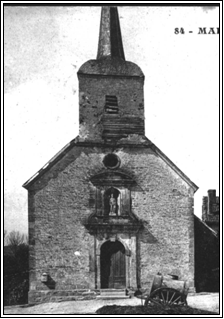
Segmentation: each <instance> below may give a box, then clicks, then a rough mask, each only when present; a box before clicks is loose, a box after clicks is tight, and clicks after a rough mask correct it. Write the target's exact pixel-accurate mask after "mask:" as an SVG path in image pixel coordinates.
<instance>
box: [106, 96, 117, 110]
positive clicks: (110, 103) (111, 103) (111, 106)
mask: <svg viewBox="0 0 224 319" xmlns="http://www.w3.org/2000/svg"><path fill="white" fill-rule="evenodd" d="M105 99H106V101H105V113H107V114H118V102H117V97H116V96H114V95H106V98H105Z"/></svg>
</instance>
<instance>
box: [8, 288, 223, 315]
mask: <svg viewBox="0 0 224 319" xmlns="http://www.w3.org/2000/svg"><path fill="white" fill-rule="evenodd" d="M187 301H188V305H189V306H190V307H192V308H198V309H202V310H208V311H213V312H216V313H217V314H218V313H219V294H218V293H208V294H205V293H201V294H192V295H191V294H189V295H188V297H187ZM114 304H116V305H130V306H136V305H138V306H139V305H141V299H138V298H135V297H133V298H131V299H117V300H88V301H64V302H54V303H53V302H49V303H44V304H39V305H36V306H28V307H27V306H8V307H5V308H4V314H5V315H10V314H14V315H17V314H18V315H22V314H24V315H35V314H40V315H42V314H49V315H51V314H66V315H67V314H94V313H95V311H96V310H97V309H99V308H101V307H103V306H105V305H114Z"/></svg>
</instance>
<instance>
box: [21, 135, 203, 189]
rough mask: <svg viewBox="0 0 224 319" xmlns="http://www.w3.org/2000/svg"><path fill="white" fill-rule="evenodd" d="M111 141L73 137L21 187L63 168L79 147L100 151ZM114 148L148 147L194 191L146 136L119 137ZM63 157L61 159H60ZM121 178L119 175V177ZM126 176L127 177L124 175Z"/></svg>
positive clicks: (188, 180)
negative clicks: (96, 148)
mask: <svg viewBox="0 0 224 319" xmlns="http://www.w3.org/2000/svg"><path fill="white" fill-rule="evenodd" d="M111 146H112V145H111V143H95V142H85V141H82V140H81V139H80V138H79V137H76V138H75V139H73V140H72V141H71V142H70V143H68V144H67V145H66V146H65V147H63V148H62V150H61V151H59V152H58V153H57V154H56V155H55V156H54V157H53V158H51V159H50V161H49V162H47V163H46V164H45V165H44V166H43V167H42V168H41V169H40V170H39V171H38V172H37V173H36V174H34V175H33V176H32V177H31V178H30V179H29V180H28V181H26V182H25V183H24V184H23V187H24V188H26V189H29V188H30V187H31V186H32V185H33V184H34V183H36V182H37V181H38V180H40V179H41V178H42V177H43V176H44V175H45V174H46V173H47V172H49V171H50V170H53V167H54V168H56V166H55V165H56V164H57V168H56V170H59V171H60V170H63V169H64V167H66V165H69V164H70V163H71V162H72V161H74V160H75V158H76V157H77V156H78V155H79V154H80V152H81V149H82V148H84V149H86V150H87V149H89V150H91V149H93V148H94V147H99V148H100V149H101V150H102V152H104V151H105V152H106V150H108V149H110V150H111ZM114 147H116V148H131V149H133V148H149V149H151V150H152V151H153V152H154V153H155V154H156V155H157V156H158V157H159V158H161V159H162V161H163V162H165V163H166V164H167V165H168V166H169V167H170V168H171V169H172V170H173V171H174V172H175V173H176V174H178V175H179V176H180V177H181V179H182V180H184V181H185V182H186V183H187V184H188V185H189V186H190V187H191V188H192V189H193V191H194V192H196V191H197V189H198V186H197V185H195V184H194V183H193V182H192V181H191V180H190V179H189V178H188V177H187V176H186V175H185V174H184V173H183V172H182V171H181V170H180V169H179V168H178V167H177V166H176V165H175V164H174V163H173V162H172V161H171V160H170V159H169V158H168V157H167V156H166V155H165V154H164V153H163V152H162V151H161V150H160V149H159V148H158V147H157V146H156V145H155V144H153V143H152V142H151V141H150V140H149V139H147V138H146V137H143V136H141V137H139V136H136V135H133V136H131V137H130V136H129V137H128V138H126V139H125V138H123V139H121V140H120V141H119V142H118V143H117V144H116V145H114ZM62 159H63V161H62ZM119 178H121V177H119ZM125 178H127V177H125Z"/></svg>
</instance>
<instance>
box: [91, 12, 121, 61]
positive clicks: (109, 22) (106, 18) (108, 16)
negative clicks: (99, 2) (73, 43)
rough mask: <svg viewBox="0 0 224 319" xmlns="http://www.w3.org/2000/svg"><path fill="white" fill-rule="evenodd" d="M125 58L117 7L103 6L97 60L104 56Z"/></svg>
mask: <svg viewBox="0 0 224 319" xmlns="http://www.w3.org/2000/svg"><path fill="white" fill-rule="evenodd" d="M107 57H110V58H121V59H123V60H125V57H124V49H123V44H122V38H121V29H120V23H119V17H118V10H117V7H114V6H103V7H102V11H101V21H100V35H99V44H98V53H97V60H99V59H103V58H107Z"/></svg>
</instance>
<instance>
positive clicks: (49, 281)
mask: <svg viewBox="0 0 224 319" xmlns="http://www.w3.org/2000/svg"><path fill="white" fill-rule="evenodd" d="M43 284H45V285H46V286H47V287H48V288H49V289H52V290H53V289H55V286H56V282H55V281H54V279H52V278H51V276H50V275H48V277H47V281H46V282H43Z"/></svg>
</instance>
